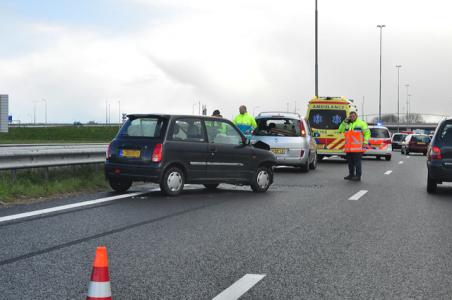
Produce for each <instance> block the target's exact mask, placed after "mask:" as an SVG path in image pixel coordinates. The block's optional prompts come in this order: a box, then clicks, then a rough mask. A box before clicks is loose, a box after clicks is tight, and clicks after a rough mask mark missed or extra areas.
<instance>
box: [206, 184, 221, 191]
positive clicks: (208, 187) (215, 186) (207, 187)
mask: <svg viewBox="0 0 452 300" xmlns="http://www.w3.org/2000/svg"><path fill="white" fill-rule="evenodd" d="M219 185H220V184H219V183H206V184H204V186H205V187H206V189H208V190H214V189H216V188H217V187H218V186H219Z"/></svg>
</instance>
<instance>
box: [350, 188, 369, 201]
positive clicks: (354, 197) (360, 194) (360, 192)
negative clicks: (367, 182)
mask: <svg viewBox="0 0 452 300" xmlns="http://www.w3.org/2000/svg"><path fill="white" fill-rule="evenodd" d="M367 192H368V190H360V191H359V192H357V193H356V194H354V195H353V196H351V197H350V198H348V200H352V201H356V200H359V198H361V197H362V196H364V195H365V194H367Z"/></svg>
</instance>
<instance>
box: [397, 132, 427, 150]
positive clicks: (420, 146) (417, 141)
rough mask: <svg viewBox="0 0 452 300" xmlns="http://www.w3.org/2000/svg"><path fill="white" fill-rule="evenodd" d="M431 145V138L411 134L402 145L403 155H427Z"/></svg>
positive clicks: (424, 135)
mask: <svg viewBox="0 0 452 300" xmlns="http://www.w3.org/2000/svg"><path fill="white" fill-rule="evenodd" d="M429 144H430V137H429V136H428V135H426V134H410V135H408V136H407V137H406V138H405V140H404V141H403V143H402V149H401V150H400V151H401V153H402V154H405V155H408V154H410V153H422V154H423V155H427V148H428V145H429Z"/></svg>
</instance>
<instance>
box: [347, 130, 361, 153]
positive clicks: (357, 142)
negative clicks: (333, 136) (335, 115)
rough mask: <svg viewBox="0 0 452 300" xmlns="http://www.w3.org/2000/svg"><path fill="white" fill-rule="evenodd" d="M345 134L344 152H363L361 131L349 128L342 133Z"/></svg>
mask: <svg viewBox="0 0 452 300" xmlns="http://www.w3.org/2000/svg"><path fill="white" fill-rule="evenodd" d="M344 135H345V146H344V151H345V152H364V150H363V143H364V136H363V134H362V132H361V131H354V130H349V131H346V132H345V133H344Z"/></svg>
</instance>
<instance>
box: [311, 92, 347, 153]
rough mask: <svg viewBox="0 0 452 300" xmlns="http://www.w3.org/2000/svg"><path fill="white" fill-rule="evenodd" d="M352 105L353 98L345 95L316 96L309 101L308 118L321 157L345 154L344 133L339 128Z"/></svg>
mask: <svg viewBox="0 0 452 300" xmlns="http://www.w3.org/2000/svg"><path fill="white" fill-rule="evenodd" d="M350 107H355V105H354V104H353V100H351V99H347V98H344V97H316V98H313V99H311V100H310V101H309V104H308V111H307V113H306V120H308V122H309V125H310V126H311V131H312V135H313V137H314V138H315V141H316V143H317V153H318V158H319V159H322V158H323V157H325V156H332V155H339V156H344V155H345V152H344V144H345V139H344V134H343V133H340V132H339V131H338V128H339V125H340V124H341V123H342V121H343V120H344V119H345V118H346V117H347V116H348V113H349V110H350ZM355 108H356V107H355Z"/></svg>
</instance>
